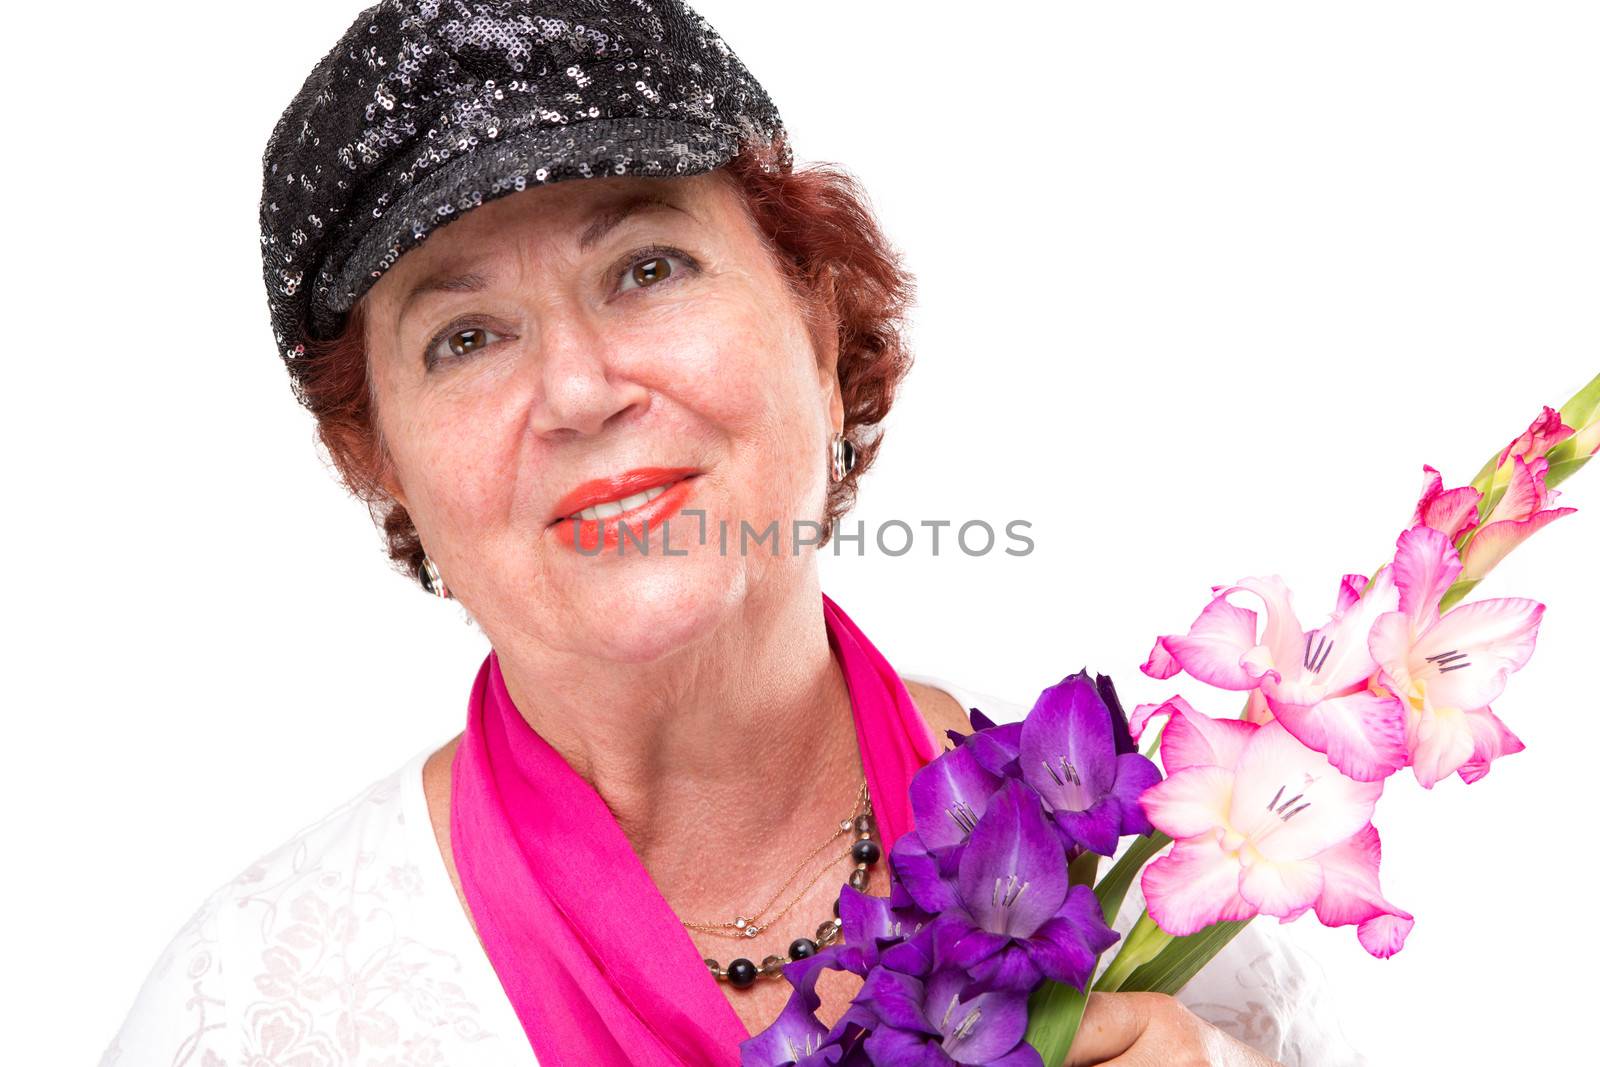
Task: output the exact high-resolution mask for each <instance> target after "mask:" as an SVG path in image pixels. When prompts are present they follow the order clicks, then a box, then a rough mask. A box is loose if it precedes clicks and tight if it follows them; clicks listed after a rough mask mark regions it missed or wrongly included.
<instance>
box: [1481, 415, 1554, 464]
mask: <svg viewBox="0 0 1600 1067" xmlns="http://www.w3.org/2000/svg"><path fill="white" fill-rule="evenodd" d="M1571 436H1572V427H1570V426H1568V425H1566V424H1565V423H1564V422H1562V421H1561V412H1559V411H1557V410H1556V409H1555V408H1553V407H1550V406H1548V405H1546V407H1545V409H1544V410H1543V411H1541V412H1539V417H1538V418H1536V419H1534V420H1533V423H1532V425H1530V426H1529V427H1528V428H1527V429H1526V430H1524V431H1523V432H1522V433H1521V434H1520V435H1519V436H1518V437H1516V438H1515V439H1513V440H1512V442H1511V443H1510V444H1509V445H1506V447H1505V448H1502V449H1501V450H1500V458H1499V459H1497V460H1495V464H1494V465H1495V466H1496V467H1497V468H1498V467H1503V466H1505V463H1506V460H1508V459H1511V458H1512V457H1518V458H1521V459H1522V460H1524V461H1526V462H1530V463H1531V462H1532V461H1534V460H1536V459H1539V458H1540V457H1542V456H1543V455H1544V454H1545V453H1547V452H1549V451H1550V450H1551V449H1552V448H1554V447H1555V446H1556V445H1558V444H1560V443H1561V442H1562V441H1565V440H1566V439H1567V438H1569V437H1571Z"/></svg>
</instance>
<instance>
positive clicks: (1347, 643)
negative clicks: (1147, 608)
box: [1142, 567, 1406, 782]
mask: <svg viewBox="0 0 1600 1067" xmlns="http://www.w3.org/2000/svg"><path fill="white" fill-rule="evenodd" d="M1239 591H1243V592H1248V593H1253V594H1254V595H1255V596H1257V597H1259V598H1261V600H1262V602H1263V603H1264V604H1265V606H1266V609H1267V617H1266V625H1265V627H1264V628H1263V629H1262V630H1261V631H1260V633H1259V635H1258V629H1257V616H1256V613H1255V612H1253V611H1250V610H1249V609H1247V608H1242V607H1239V606H1238V605H1236V604H1233V603H1231V602H1230V601H1229V600H1228V596H1229V595H1230V594H1232V593H1235V592H1239ZM1216 594H1217V595H1216V597H1215V599H1213V600H1212V601H1211V603H1210V604H1208V605H1206V607H1205V610H1204V611H1202V612H1201V613H1200V617H1199V618H1197V619H1196V620H1195V621H1194V625H1193V626H1191V627H1190V628H1189V632H1188V633H1187V634H1184V635H1181V636H1179V635H1173V636H1166V637H1160V638H1158V639H1157V640H1156V644H1155V647H1154V648H1152V649H1151V650H1150V657H1149V659H1148V660H1146V662H1145V664H1144V666H1143V668H1142V669H1143V670H1144V672H1145V673H1146V674H1148V675H1150V676H1151V677H1153V678H1170V677H1172V676H1173V675H1174V674H1177V673H1178V671H1179V670H1183V671H1187V672H1188V673H1189V674H1191V675H1193V676H1194V677H1195V678H1198V679H1199V680H1200V681H1202V682H1205V683H1207V684H1208V685H1214V686H1216V687H1217V688H1219V689H1232V690H1238V691H1246V690H1251V689H1256V688H1259V689H1260V691H1261V694H1262V697H1263V698H1264V700H1265V703H1266V706H1267V708H1268V709H1270V711H1271V714H1272V718H1273V719H1274V721H1276V722H1279V723H1281V724H1282V725H1283V727H1284V728H1285V729H1286V730H1288V731H1289V732H1290V733H1291V734H1293V735H1294V736H1295V737H1296V738H1298V739H1299V740H1300V741H1301V742H1302V743H1303V744H1305V745H1307V746H1309V747H1310V748H1313V749H1315V750H1316V751H1318V752H1321V753H1325V754H1326V755H1327V757H1328V759H1329V760H1331V761H1332V763H1333V765H1334V766H1335V767H1337V768H1339V770H1341V771H1342V772H1344V773H1345V774H1347V775H1349V776H1350V777H1352V778H1355V779H1358V780H1360V781H1364V782H1365V781H1376V780H1378V779H1381V778H1385V777H1387V776H1389V775H1391V774H1393V773H1394V772H1395V771H1397V770H1399V769H1400V768H1401V767H1403V766H1405V761H1406V743H1405V710H1404V708H1403V707H1402V706H1401V704H1400V701H1399V700H1398V699H1397V698H1396V697H1395V696H1394V695H1393V694H1392V693H1390V692H1388V691H1387V690H1384V689H1381V688H1373V687H1371V686H1370V685H1369V681H1370V679H1371V677H1372V675H1373V674H1374V673H1376V671H1377V664H1376V663H1375V662H1374V661H1373V658H1372V655H1371V653H1370V652H1369V651H1368V648H1367V634H1368V633H1369V631H1370V630H1371V629H1372V623H1373V620H1375V619H1376V618H1378V617H1379V616H1380V615H1382V614H1384V613H1386V612H1390V611H1393V610H1395V607H1396V605H1397V603H1398V593H1397V591H1396V590H1395V586H1394V580H1393V578H1392V576H1391V575H1390V573H1389V569H1388V568H1387V567H1385V568H1383V569H1382V570H1380V571H1379V572H1378V574H1377V576H1376V577H1375V578H1374V580H1373V581H1372V583H1371V584H1370V585H1366V584H1365V580H1364V579H1362V578H1360V577H1359V576H1354V575H1351V576H1347V577H1346V578H1345V580H1344V583H1343V584H1342V585H1341V586H1340V595H1339V601H1338V604H1339V609H1338V610H1337V611H1335V612H1334V614H1333V616H1332V617H1331V618H1330V619H1329V621H1328V622H1327V623H1326V624H1325V625H1323V626H1322V627H1320V628H1319V629H1316V630H1313V631H1311V632H1309V633H1307V632H1306V631H1304V630H1303V629H1301V626H1300V621H1299V619H1297V618H1296V617H1295V613H1294V609H1293V607H1292V606H1291V604H1290V594H1289V589H1288V587H1287V586H1285V585H1284V583H1283V579H1281V578H1277V577H1271V578H1246V579H1243V580H1242V581H1240V582H1239V584H1238V585H1235V586H1230V587H1226V588H1222V587H1219V588H1218V589H1217V590H1216ZM1146 718H1148V716H1146Z"/></svg>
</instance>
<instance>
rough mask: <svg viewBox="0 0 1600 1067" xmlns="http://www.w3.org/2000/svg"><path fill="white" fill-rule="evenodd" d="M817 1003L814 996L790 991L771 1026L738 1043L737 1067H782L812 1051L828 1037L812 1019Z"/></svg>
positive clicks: (815, 1020) (818, 1022)
mask: <svg viewBox="0 0 1600 1067" xmlns="http://www.w3.org/2000/svg"><path fill="white" fill-rule="evenodd" d="M819 1003H821V1001H820V1000H819V999H818V998H817V996H816V994H814V993H813V994H811V995H810V996H806V995H805V994H803V993H802V992H801V991H800V990H799V989H796V990H794V991H793V992H791V993H790V994H789V1002H788V1003H787V1004H785V1005H784V1008H783V1011H781V1012H779V1013H778V1017H777V1018H776V1019H775V1020H773V1023H772V1025H771V1026H769V1027H767V1028H766V1029H765V1030H762V1031H761V1032H760V1033H758V1034H755V1035H754V1036H752V1037H747V1038H745V1039H744V1040H743V1041H741V1042H739V1064H740V1067H784V1065H786V1064H791V1063H795V1062H796V1061H799V1060H803V1059H804V1058H806V1057H805V1055H804V1053H805V1051H806V1050H810V1049H815V1048H816V1047H817V1046H819V1045H821V1044H822V1043H823V1042H824V1041H826V1040H827V1037H828V1028H827V1027H826V1026H823V1025H822V1023H821V1021H820V1020H818V1019H817V1016H816V1010H817V1005H818V1004H819Z"/></svg>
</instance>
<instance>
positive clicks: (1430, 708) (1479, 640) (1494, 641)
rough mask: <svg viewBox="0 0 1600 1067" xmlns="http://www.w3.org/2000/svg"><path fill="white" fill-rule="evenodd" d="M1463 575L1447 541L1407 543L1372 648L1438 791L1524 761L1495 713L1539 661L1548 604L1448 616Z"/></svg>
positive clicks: (1413, 753) (1437, 536)
mask: <svg viewBox="0 0 1600 1067" xmlns="http://www.w3.org/2000/svg"><path fill="white" fill-rule="evenodd" d="M1517 462H1518V463H1521V462H1522V461H1521V460H1520V459H1519V460H1517ZM1540 462H1543V461H1542V460H1541V461H1540ZM1480 536H1481V534H1480ZM1461 570H1462V565H1461V561H1460V559H1459V558H1458V557H1457V555H1456V551H1455V548H1454V547H1453V546H1452V545H1451V544H1450V542H1449V540H1448V539H1447V538H1446V537H1445V535H1444V534H1441V533H1440V532H1439V531H1437V530H1432V529H1429V528H1428V527H1426V526H1416V527H1413V528H1412V529H1410V530H1407V531H1406V532H1405V533H1403V534H1401V535H1400V540H1399V542H1398V544H1397V551H1396V553H1395V559H1394V573H1395V583H1396V585H1397V587H1398V588H1399V591H1400V605H1399V610H1398V611H1395V612H1391V613H1389V614H1386V615H1384V616H1382V617H1381V618H1379V619H1378V620H1377V622H1376V623H1375V624H1374V625H1373V628H1372V637H1371V642H1370V647H1371V652H1372V655H1373V658H1374V659H1376V660H1377V662H1378V665H1379V667H1380V669H1381V671H1382V675H1381V677H1382V680H1383V682H1384V684H1385V685H1387V686H1388V687H1389V688H1390V689H1391V690H1393V691H1394V692H1395V693H1396V694H1398V695H1399V696H1400V698H1401V699H1402V700H1404V701H1405V706H1406V748H1407V750H1408V753H1409V760H1410V762H1411V765H1412V768H1411V769H1412V772H1413V773H1414V774H1415V775H1416V777H1417V781H1418V782H1419V783H1421V784H1422V785H1423V786H1425V787H1427V788H1430V789H1431V788H1433V785H1434V783H1435V782H1438V781H1439V780H1440V779H1442V778H1446V777H1448V776H1450V775H1451V774H1455V773H1457V772H1459V773H1460V775H1461V778H1462V780H1463V781H1466V782H1475V781H1477V780H1478V779H1479V778H1482V777H1483V776H1484V775H1485V774H1487V773H1489V765H1490V764H1491V763H1493V762H1494V761H1495V760H1496V759H1498V758H1499V757H1501V756H1506V755H1510V754H1511V753H1513V752H1520V751H1522V748H1523V745H1522V742H1521V741H1519V740H1518V739H1517V736H1516V735H1515V734H1513V733H1512V732H1511V731H1510V730H1508V729H1506V726H1505V724H1504V723H1502V722H1501V721H1500V720H1499V719H1498V718H1496V717H1495V715H1494V713H1493V712H1491V711H1490V710H1489V704H1490V702H1491V701H1493V700H1494V699H1495V698H1496V697H1498V696H1499V695H1500V693H1501V692H1502V691H1503V690H1504V689H1505V685H1506V678H1507V677H1508V676H1509V675H1510V674H1511V673H1512V672H1513V671H1517V670H1520V669H1521V668H1522V666H1523V664H1525V663H1527V662H1528V657H1530V656H1531V655H1533V647H1534V643H1535V641H1536V640H1537V637H1538V632H1539V621H1540V619H1541V618H1542V617H1543V615H1544V605H1543V604H1540V603H1537V602H1535V601H1532V600H1524V599H1520V598H1505V599H1499V600H1479V601H1474V602H1472V603H1469V604H1463V605H1461V606H1460V607H1457V608H1453V609H1451V610H1450V611H1448V612H1446V613H1445V614H1444V615H1443V616H1441V615H1440V614H1439V600H1440V598H1441V597H1442V596H1443V595H1444V593H1445V590H1447V589H1449V588H1450V586H1451V585H1452V584H1453V583H1454V582H1455V580H1456V578H1457V577H1458V576H1459V575H1460V573H1461Z"/></svg>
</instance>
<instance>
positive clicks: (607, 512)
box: [568, 485, 667, 522]
mask: <svg viewBox="0 0 1600 1067" xmlns="http://www.w3.org/2000/svg"><path fill="white" fill-rule="evenodd" d="M666 491H667V486H664V485H658V486H656V487H655V488H654V489H646V490H645V491H644V492H642V493H635V494H633V495H632V496H625V497H623V498H622V499H621V500H608V501H606V502H605V503H604V504H596V505H595V506H594V507H592V508H584V509H583V510H582V511H580V512H578V514H577V518H580V519H587V520H589V521H590V522H593V521H595V520H597V519H611V518H615V517H616V516H618V515H621V514H622V513H623V512H624V511H632V510H633V509H634V508H636V507H638V506H640V505H641V504H648V503H649V502H650V501H652V500H654V499H655V498H656V497H658V496H660V495H661V494H662V493H665V492H666ZM568 518H572V516H570V515H569V516H568Z"/></svg>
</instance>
